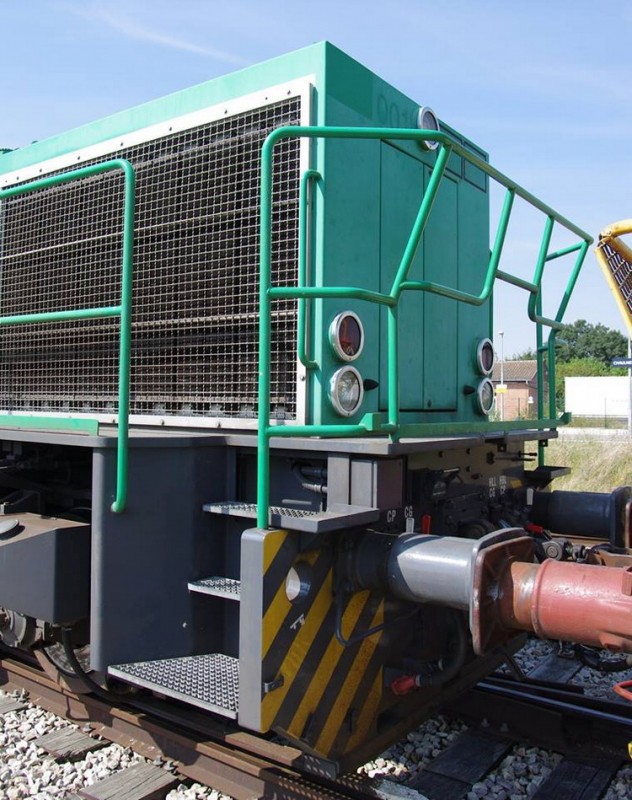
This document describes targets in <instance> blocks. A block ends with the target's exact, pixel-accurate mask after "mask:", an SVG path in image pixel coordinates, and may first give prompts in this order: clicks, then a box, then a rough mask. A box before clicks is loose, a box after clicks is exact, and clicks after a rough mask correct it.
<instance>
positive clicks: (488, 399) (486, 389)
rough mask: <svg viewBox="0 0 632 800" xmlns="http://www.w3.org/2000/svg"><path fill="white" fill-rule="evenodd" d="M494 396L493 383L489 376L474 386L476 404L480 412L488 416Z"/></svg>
mask: <svg viewBox="0 0 632 800" xmlns="http://www.w3.org/2000/svg"><path fill="white" fill-rule="evenodd" d="M495 397H496V393H495V391H494V384H493V383H492V382H491V381H490V379H489V378H483V380H482V381H481V382H480V383H479V384H478V386H477V387H476V404H477V406H478V410H479V411H480V413H481V414H485V416H489V414H491V413H492V409H493V408H494V399H495Z"/></svg>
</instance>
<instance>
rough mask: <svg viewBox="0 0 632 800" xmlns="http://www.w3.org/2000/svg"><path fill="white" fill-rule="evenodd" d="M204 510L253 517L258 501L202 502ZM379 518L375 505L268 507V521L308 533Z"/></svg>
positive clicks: (350, 525)
mask: <svg viewBox="0 0 632 800" xmlns="http://www.w3.org/2000/svg"><path fill="white" fill-rule="evenodd" d="M202 508H203V510H204V511H206V512H208V513H209V514H223V515H226V516H231V517H245V518H247V519H256V517H257V504H256V503H244V502H242V501H240V500H225V501H223V502H214V503H205V504H204V505H203V506H202ZM379 517H380V511H379V509H378V508H370V507H367V506H352V505H344V504H341V503H340V504H334V505H332V506H331V507H330V508H329V509H328V510H327V511H311V510H309V509H303V508H291V507H290V506H270V514H269V520H270V524H271V525H276V526H278V527H282V528H289V529H290V530H299V531H306V532H308V533H324V532H325V531H328V530H336V529H337V528H345V527H353V526H355V525H364V524H368V523H370V522H376V521H377V520H378V519H379Z"/></svg>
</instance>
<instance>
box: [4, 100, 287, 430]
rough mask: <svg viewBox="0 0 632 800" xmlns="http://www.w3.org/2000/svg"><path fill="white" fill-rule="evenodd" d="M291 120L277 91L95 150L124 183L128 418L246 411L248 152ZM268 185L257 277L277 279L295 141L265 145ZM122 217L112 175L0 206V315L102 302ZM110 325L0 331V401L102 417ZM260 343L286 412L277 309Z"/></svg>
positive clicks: (252, 172)
mask: <svg viewBox="0 0 632 800" xmlns="http://www.w3.org/2000/svg"><path fill="white" fill-rule="evenodd" d="M299 121H300V98H291V99H288V100H287V101H284V102H282V103H277V104H274V105H270V106H265V107H263V108H259V109H254V110H251V111H248V112H245V113H242V114H239V115H237V116H233V117H230V118H226V119H222V120H219V121H216V122H211V123H208V124H205V125H202V126H200V127H198V128H194V129H191V130H187V131H184V132H180V133H175V134H173V135H171V136H168V137H165V138H162V139H158V140H154V141H150V142H146V143H143V144H141V145H137V146H134V147H130V148H127V149H121V150H119V151H118V152H116V153H113V154H112V156H108V157H115V156H118V157H122V158H126V159H128V160H129V161H130V162H131V163H132V164H133V165H134V167H135V169H136V176H137V201H136V226H135V227H136V232H135V250H134V301H133V315H132V361H131V369H132V373H131V413H132V414H139V415H156V414H159V415H174V416H176V415H177V416H187V417H194V416H200V417H201V416H223V417H240V418H243V417H252V416H255V414H256V410H257V408H256V406H257V348H258V321H259V318H258V258H259V250H258V247H259V178H260V169H259V161H260V152H261V144H262V142H263V140H264V138H265V136H266V135H267V134H268V133H269V132H270V131H271V130H273V129H274V128H276V127H279V126H280V125H288V124H297V123H298V122H299ZM106 158H107V157H102V158H100V159H98V160H99V161H103V160H106ZM87 163H90V162H82V166H85V165H86V164H87ZM69 169H70V168H69ZM273 177H274V203H273V283H274V284H275V285H284V284H290V285H291V284H295V283H296V256H297V245H298V243H297V235H298V181H299V143H298V140H285V141H284V142H281V143H279V145H277V147H276V156H275V164H274V174H273ZM122 209H123V177H122V173H118V172H113V173H105V174H102V175H99V176H94V177H90V178H84V179H81V180H80V181H74V182H73V183H70V184H65V185H62V186H58V187H54V188H50V189H45V190H40V191H37V192H35V193H33V194H31V195H25V196H21V197H16V198H13V199H10V200H7V201H5V202H4V203H3V204H2V209H1V215H0V315H9V314H26V313H35V312H43V311H59V310H64V309H75V308H82V307H93V306H94V307H97V306H106V305H116V304H118V302H119V298H120V262H121V251H122V222H123V220H122ZM118 332H119V325H118V320H117V319H102V320H84V321H73V322H63V323H46V324H38V325H34V324H28V325H15V326H10V327H0V406H1V407H4V408H11V409H20V410H26V411H28V410H32V411H70V412H73V411H74V412H91V413H109V412H112V411H114V410H115V409H116V404H117V391H118V388H117V387H118V378H117V372H118ZM271 349H272V375H271V400H272V408H273V413H274V414H275V415H277V416H279V417H285V418H290V419H291V418H294V417H295V416H296V357H295V353H296V311H295V304H293V303H292V302H291V301H281V302H278V303H275V305H274V308H273V328H272V348H271Z"/></svg>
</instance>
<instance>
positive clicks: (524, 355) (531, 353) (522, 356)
mask: <svg viewBox="0 0 632 800" xmlns="http://www.w3.org/2000/svg"><path fill="white" fill-rule="evenodd" d="M537 357H538V354H537V353H536V352H535V350H533V349H532V348H531V347H528V348H527V349H526V350H523V351H522V352H521V353H516V354H515V355H513V356H512V357H511V360H512V361H535V360H536V358H537Z"/></svg>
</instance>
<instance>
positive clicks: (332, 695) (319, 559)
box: [261, 531, 384, 757]
mask: <svg viewBox="0 0 632 800" xmlns="http://www.w3.org/2000/svg"><path fill="white" fill-rule="evenodd" d="M279 534H283V536H284V537H288V536H292V534H287V533H286V532H281V531H280V532H279ZM281 539H282V537H281V536H279V538H278V539H276V540H275V542H274V547H273V548H271V552H270V556H269V557H266V558H265V560H264V568H265V577H264V605H263V610H264V613H263V636H262V675H263V676H264V680H268V681H272V680H276V679H278V678H281V677H282V679H283V681H282V685H280V686H279V687H278V688H276V689H275V690H273V691H271V692H269V693H267V694H264V695H263V696H262V709H261V711H262V715H261V716H262V723H263V726H264V728H272V727H273V728H274V729H275V730H278V731H283V732H285V733H286V734H288V735H289V736H290V737H291V738H292V739H295V740H300V741H301V742H302V743H303V744H304V745H306V746H307V747H308V748H309V749H310V750H313V751H316V752H318V753H321V754H322V755H323V756H327V757H330V756H333V755H336V754H342V753H344V752H348V750H349V747H353V746H355V743H356V742H361V741H362V739H363V735H364V734H365V733H366V731H367V730H369V729H370V726H371V725H372V723H373V721H374V717H375V715H376V712H377V709H378V707H379V703H380V700H381V696H382V671H381V664H382V656H381V655H380V653H379V652H378V644H379V641H380V633H376V634H373V635H372V636H370V637H366V638H362V634H363V633H364V632H365V631H367V630H368V629H369V628H372V627H374V626H376V625H380V624H381V623H382V621H383V613H384V607H383V598H382V596H381V595H380V594H379V593H378V592H369V591H363V592H359V593H357V594H355V595H353V596H352V597H351V598H349V600H348V601H347V605H346V607H345V609H344V613H343V615H342V629H343V635H344V636H345V637H346V638H348V639H351V638H354V639H355V637H359V638H358V640H357V641H354V643H353V644H350V645H348V646H346V647H345V646H343V645H341V644H340V643H339V642H338V640H337V639H336V636H335V627H336V608H335V604H334V596H333V562H332V553H331V551H330V550H329V549H322V550H316V551H310V552H308V553H303V554H297V551H296V549H295V548H292V547H287V546H284V544H287V538H283V540H281ZM271 544H272V543H271ZM272 550H273V551H274V552H272ZM297 561H303V562H306V563H308V564H309V565H310V579H311V581H310V582H311V589H310V592H309V595H308V596H307V597H306V598H305V599H304V601H303V602H301V603H297V604H292V603H291V602H290V601H289V600H288V599H287V596H286V593H285V578H286V576H287V572H288V570H289V569H290V567H291V566H292V565H293V564H295V563H296V562H297Z"/></svg>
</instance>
